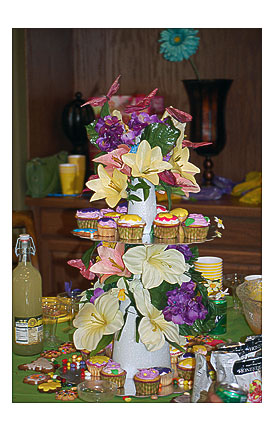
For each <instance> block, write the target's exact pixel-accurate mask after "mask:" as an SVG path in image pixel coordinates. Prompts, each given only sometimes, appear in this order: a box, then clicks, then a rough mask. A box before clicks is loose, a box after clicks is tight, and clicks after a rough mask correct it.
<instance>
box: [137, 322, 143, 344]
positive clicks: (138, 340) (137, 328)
mask: <svg viewBox="0 0 275 431" xmlns="http://www.w3.org/2000/svg"><path fill="white" fill-rule="evenodd" d="M142 317H143V316H137V318H136V343H138V342H139V332H138V327H139V324H140V321H141V319H142Z"/></svg>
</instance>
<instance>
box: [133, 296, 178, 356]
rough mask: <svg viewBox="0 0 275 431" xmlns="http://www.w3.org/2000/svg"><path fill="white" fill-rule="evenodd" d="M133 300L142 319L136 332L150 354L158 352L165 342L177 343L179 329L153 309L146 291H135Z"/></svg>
mask: <svg viewBox="0 0 275 431" xmlns="http://www.w3.org/2000/svg"><path fill="white" fill-rule="evenodd" d="M134 298H135V301H136V306H137V308H138V310H139V312H140V313H141V314H142V315H143V316H144V317H142V319H141V321H140V323H139V326H138V332H139V336H140V341H141V342H142V343H143V344H144V345H145V347H146V349H147V350H149V351H150V352H154V351H155V350H159V349H161V348H162V346H163V345H164V343H165V337H166V338H167V340H169V341H171V342H175V343H179V327H178V325H175V324H174V323H173V322H167V321H166V320H165V319H164V316H163V314H162V312H161V311H159V310H158V309H157V308H156V307H154V306H153V305H152V303H151V300H150V294H149V292H148V290H146V289H143V288H142V289H135V290H134Z"/></svg>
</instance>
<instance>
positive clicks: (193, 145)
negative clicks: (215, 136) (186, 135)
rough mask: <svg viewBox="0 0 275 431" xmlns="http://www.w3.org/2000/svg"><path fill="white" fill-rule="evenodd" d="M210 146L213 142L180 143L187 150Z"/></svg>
mask: <svg viewBox="0 0 275 431" xmlns="http://www.w3.org/2000/svg"><path fill="white" fill-rule="evenodd" d="M212 144H213V142H191V141H187V140H186V139H184V140H183V141H182V146H183V147H188V148H198V147H203V146H204V145H212Z"/></svg>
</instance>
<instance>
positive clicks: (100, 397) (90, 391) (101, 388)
mask: <svg viewBox="0 0 275 431" xmlns="http://www.w3.org/2000/svg"><path fill="white" fill-rule="evenodd" d="M77 392H78V396H79V398H80V399H81V400H83V401H87V402H88V403H102V402H108V401H110V400H111V399H112V398H113V397H114V396H115V395H116V393H117V385H116V384H115V383H113V382H108V381H107V380H86V381H85V382H83V383H79V385H77Z"/></svg>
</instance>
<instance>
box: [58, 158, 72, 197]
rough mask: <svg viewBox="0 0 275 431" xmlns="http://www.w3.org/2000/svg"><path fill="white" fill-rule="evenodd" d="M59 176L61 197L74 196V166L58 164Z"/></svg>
mask: <svg viewBox="0 0 275 431" xmlns="http://www.w3.org/2000/svg"><path fill="white" fill-rule="evenodd" d="M59 175H60V181H61V188H62V193H63V195H73V194H75V180H76V165H74V164H72V163H63V164H60V165H59Z"/></svg>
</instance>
